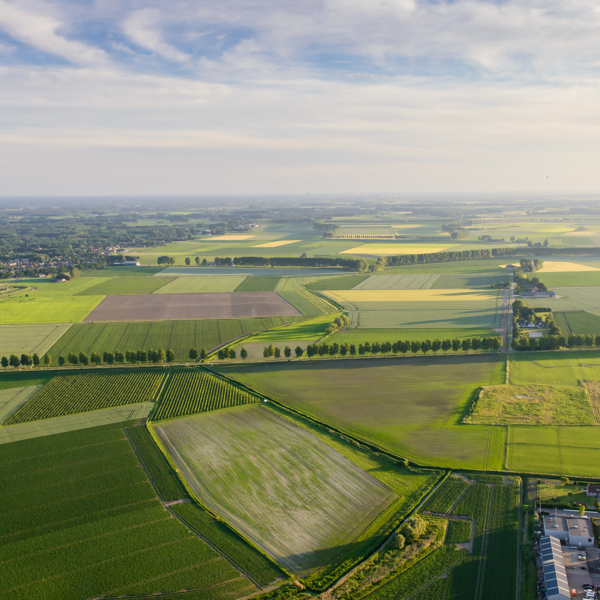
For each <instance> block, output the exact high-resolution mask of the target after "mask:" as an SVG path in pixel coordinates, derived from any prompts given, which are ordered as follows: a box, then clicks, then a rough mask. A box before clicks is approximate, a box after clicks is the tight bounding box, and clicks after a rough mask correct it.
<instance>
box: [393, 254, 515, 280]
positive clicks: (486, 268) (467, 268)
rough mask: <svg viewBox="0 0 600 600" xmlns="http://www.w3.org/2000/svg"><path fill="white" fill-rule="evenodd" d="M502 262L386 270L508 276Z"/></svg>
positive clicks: (492, 261) (426, 265)
mask: <svg viewBox="0 0 600 600" xmlns="http://www.w3.org/2000/svg"><path fill="white" fill-rule="evenodd" d="M501 264H502V261H499V260H498V259H495V258H490V259H483V260H465V261H456V262H446V263H428V264H424V265H403V266H398V267H388V268H386V270H385V271H386V273H438V274H447V273H459V274H461V275H464V274H476V273H478V274H482V275H483V274H485V275H488V274H494V273H495V274H498V275H504V274H506V276H508V274H509V273H510V271H508V270H507V269H505V268H504V267H501V266H500V265H501Z"/></svg>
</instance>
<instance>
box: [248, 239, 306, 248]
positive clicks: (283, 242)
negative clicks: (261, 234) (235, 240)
mask: <svg viewBox="0 0 600 600" xmlns="http://www.w3.org/2000/svg"><path fill="white" fill-rule="evenodd" d="M301 241H302V240H279V241H278V242H268V243H267V244H260V245H258V246H252V247H253V248H277V247H279V246H285V245H287V244H295V243H296V242H301Z"/></svg>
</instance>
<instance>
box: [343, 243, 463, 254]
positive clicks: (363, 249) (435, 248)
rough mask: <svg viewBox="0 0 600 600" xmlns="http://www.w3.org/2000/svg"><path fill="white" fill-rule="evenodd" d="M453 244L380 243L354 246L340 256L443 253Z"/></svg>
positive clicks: (452, 246)
mask: <svg viewBox="0 0 600 600" xmlns="http://www.w3.org/2000/svg"><path fill="white" fill-rule="evenodd" d="M454 246H455V244H447V243H442V244H439V245H436V244H434V243H427V244H418V243H415V244H404V243H396V244H394V243H388V244H385V243H381V244H364V245H363V246H355V247H354V248H350V249H349V250H342V251H341V252H340V254H353V255H355V256H395V255H398V254H432V253H433V252H444V251H446V250H450V249H452V248H454Z"/></svg>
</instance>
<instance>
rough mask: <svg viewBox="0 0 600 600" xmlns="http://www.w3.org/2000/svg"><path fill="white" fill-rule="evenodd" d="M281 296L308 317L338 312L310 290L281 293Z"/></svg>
mask: <svg viewBox="0 0 600 600" xmlns="http://www.w3.org/2000/svg"><path fill="white" fill-rule="evenodd" d="M279 295H280V296H281V297H282V298H284V299H285V300H287V301H288V302H289V303H290V304H291V305H292V306H294V307H295V308H296V309H297V310H298V311H300V313H301V314H302V315H304V316H306V317H316V316H318V315H322V314H327V313H332V312H338V310H339V309H338V308H337V307H335V306H333V305H332V304H330V303H329V302H327V301H326V300H323V299H322V298H320V297H319V296H317V295H315V294H313V293H311V292H309V291H308V290H302V289H300V290H298V291H295V292H280V293H279Z"/></svg>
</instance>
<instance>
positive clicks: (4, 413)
mask: <svg viewBox="0 0 600 600" xmlns="http://www.w3.org/2000/svg"><path fill="white" fill-rule="evenodd" d="M41 389H42V386H41V385H28V386H27V387H21V388H10V389H8V390H0V424H2V423H3V422H4V421H5V420H6V419H8V417H10V415H12V414H13V413H14V412H16V411H17V410H18V409H19V408H20V407H21V406H23V404H25V402H27V400H29V399H30V398H31V397H32V396H33V395H34V394H36V393H37V392H39V391H40V390H41Z"/></svg>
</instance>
